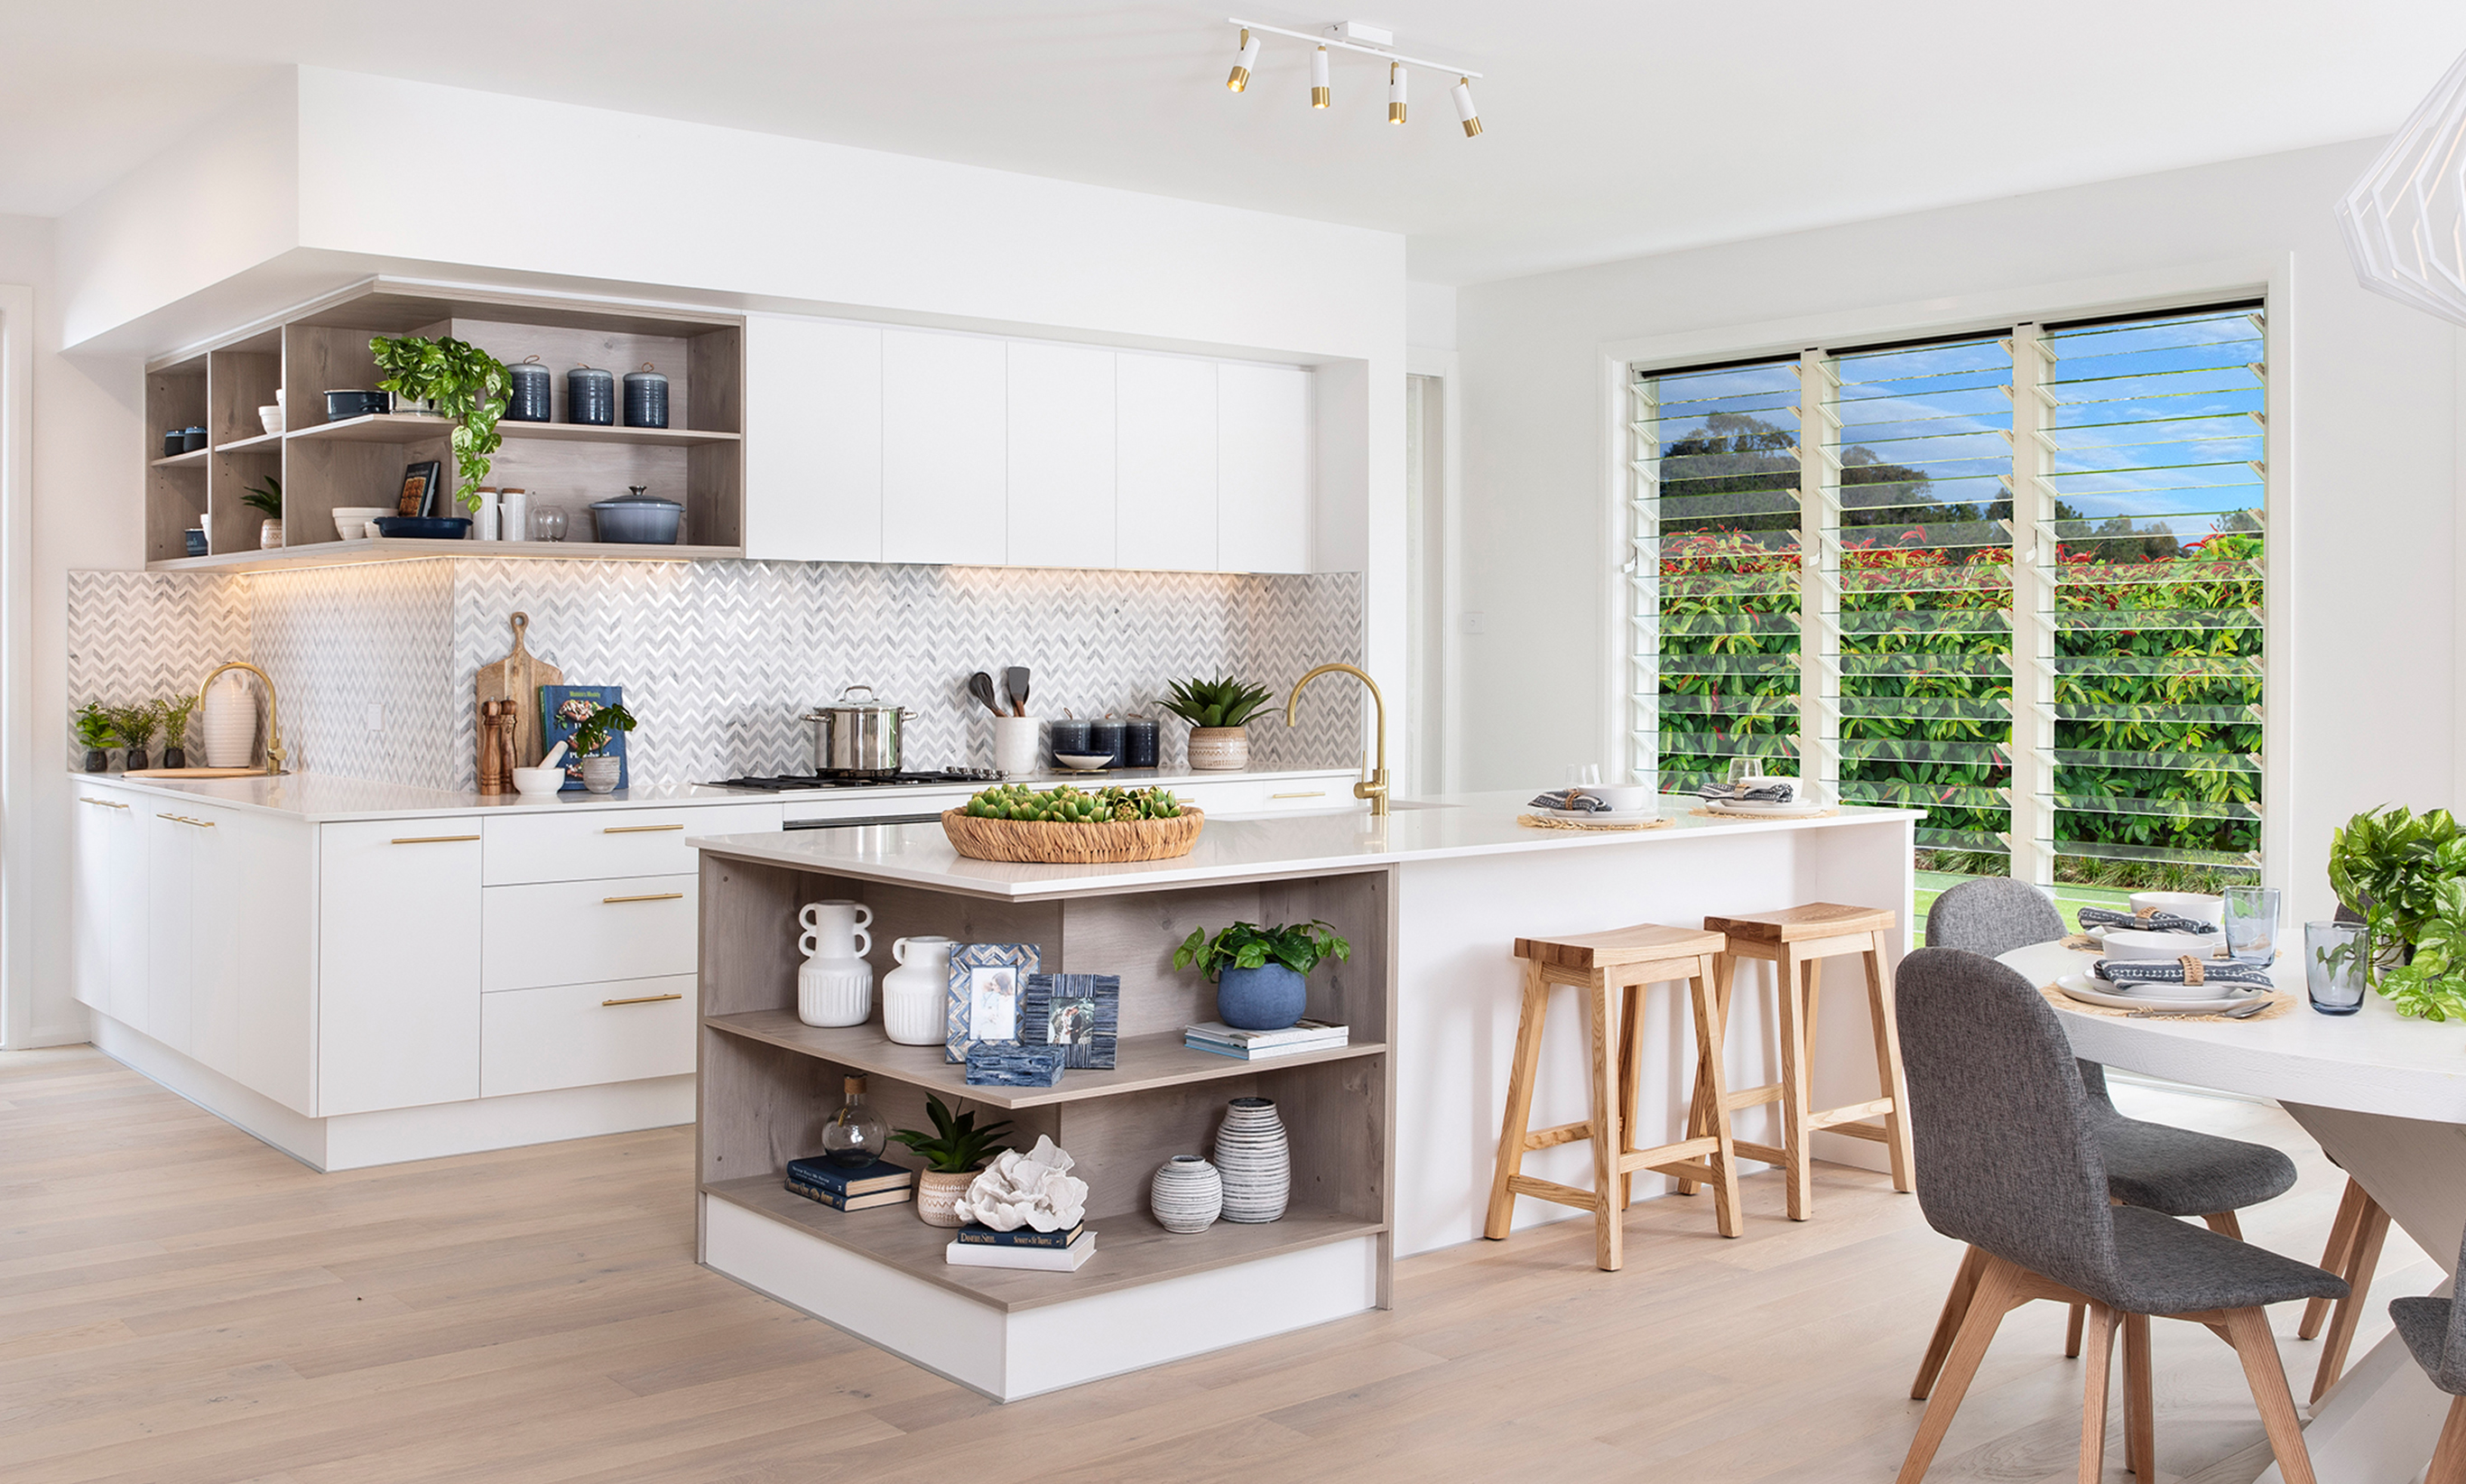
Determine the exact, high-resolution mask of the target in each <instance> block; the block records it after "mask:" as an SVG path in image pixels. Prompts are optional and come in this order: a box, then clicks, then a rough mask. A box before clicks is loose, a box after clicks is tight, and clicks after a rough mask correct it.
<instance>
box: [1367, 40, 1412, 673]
mask: <svg viewBox="0 0 2466 1484" xmlns="http://www.w3.org/2000/svg"><path fill="white" fill-rule="evenodd" d="M1387 122H1388V123H1390V124H1401V123H1403V122H1404V64H1403V63H1402V62H1389V63H1388V64H1387ZM1369 678H1370V677H1368V676H1366V675H1365V676H1363V677H1362V679H1364V680H1367V679H1369Z"/></svg>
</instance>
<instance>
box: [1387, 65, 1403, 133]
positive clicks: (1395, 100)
mask: <svg viewBox="0 0 2466 1484" xmlns="http://www.w3.org/2000/svg"><path fill="white" fill-rule="evenodd" d="M1387 122H1388V123H1390V124H1401V123H1403V122H1404V64H1403V63H1401V62H1389V63H1388V64H1387Z"/></svg>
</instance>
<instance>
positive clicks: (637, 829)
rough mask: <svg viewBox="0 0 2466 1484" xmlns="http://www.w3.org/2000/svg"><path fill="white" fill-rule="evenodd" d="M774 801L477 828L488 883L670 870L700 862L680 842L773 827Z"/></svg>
mask: <svg viewBox="0 0 2466 1484" xmlns="http://www.w3.org/2000/svg"><path fill="white" fill-rule="evenodd" d="M780 818H781V810H780V806H779V805H778V804H776V803H772V802H767V801H766V802H763V803H754V804H720V805H713V806H706V807H702V808H693V809H576V810H573V811H572V813H560V814H508V815H504V816H494V815H492V816H490V817H489V818H488V821H487V822H486V823H485V824H484V825H483V826H482V836H483V837H484V838H483V840H482V851H483V857H482V858H483V860H484V862H485V867H484V868H485V870H486V880H487V884H488V885H489V886H492V887H503V886H518V885H521V884H523V883H526V882H536V881H596V880H600V879H603V878H606V877H610V876H673V875H678V874H681V873H683V872H686V871H693V870H699V869H701V863H700V862H699V861H697V860H695V859H694V852H693V850H692V849H690V848H689V847H688V846H687V845H686V844H685V842H686V841H688V840H692V839H695V838H697V837H699V836H703V835H746V834H752V833H756V832H758V831H762V830H774V829H777V828H778V827H779V821H780Z"/></svg>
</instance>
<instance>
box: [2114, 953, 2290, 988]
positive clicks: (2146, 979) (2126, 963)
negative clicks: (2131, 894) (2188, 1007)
mask: <svg viewBox="0 0 2466 1484" xmlns="http://www.w3.org/2000/svg"><path fill="white" fill-rule="evenodd" d="M2194 962H2196V963H2198V964H2199V965H2200V969H2201V985H2202V987H2203V988H2210V987H2229V988H2234V989H2244V988H2250V987H2257V988H2260V989H2268V988H2270V987H2271V983H2272V981H2271V979H2270V978H2269V965H2267V964H2265V963H2237V962H2235V961H2234V960H2233V959H2231V958H2201V959H2195V960H2194ZM2090 972H2092V973H2094V974H2096V976H2097V977H2098V978H2102V979H2105V980H2106V981H2108V982H2109V983H2113V984H2125V985H2130V984H2187V983H2189V982H2190V980H2189V978H2187V977H2186V973H2187V971H2186V969H2185V967H2184V961H2183V960H2182V959H2180V958H2101V959H2099V960H2098V961H2097V963H2096V966H2095V967H2093V968H2092V970H2091V971H2090Z"/></svg>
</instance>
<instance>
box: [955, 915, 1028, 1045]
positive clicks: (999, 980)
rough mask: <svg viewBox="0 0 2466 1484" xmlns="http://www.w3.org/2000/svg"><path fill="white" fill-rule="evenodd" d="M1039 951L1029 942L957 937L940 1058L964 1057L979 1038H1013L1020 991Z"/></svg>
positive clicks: (1016, 1040) (1016, 1034)
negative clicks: (971, 940)
mask: <svg viewBox="0 0 2466 1484" xmlns="http://www.w3.org/2000/svg"><path fill="white" fill-rule="evenodd" d="M1041 961H1042V956H1041V955H1040V953H1039V952H1038V950H1037V946H1036V945H1035V944H1033V943H960V944H956V945H954V946H953V948H952V949H951V990H950V998H949V1001H947V1003H946V1006H945V1009H946V1012H947V1018H946V1020H945V1022H944V1025H945V1028H946V1029H947V1031H948V1036H947V1039H945V1040H944V1042H943V1043H942V1052H943V1060H945V1061H947V1062H951V1063H953V1064H960V1063H965V1062H966V1061H967V1059H968V1048H969V1047H970V1046H975V1044H976V1043H977V1042H979V1041H1005V1042H1010V1043H1013V1044H1017V1043H1019V1042H1020V1040H1021V1037H1020V992H1021V991H1023V990H1024V989H1025V988H1026V987H1027V981H1028V979H1029V978H1030V977H1031V976H1033V975H1034V974H1035V973H1036V971H1037V966H1038V964H1039V963H1040V962H1041Z"/></svg>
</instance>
